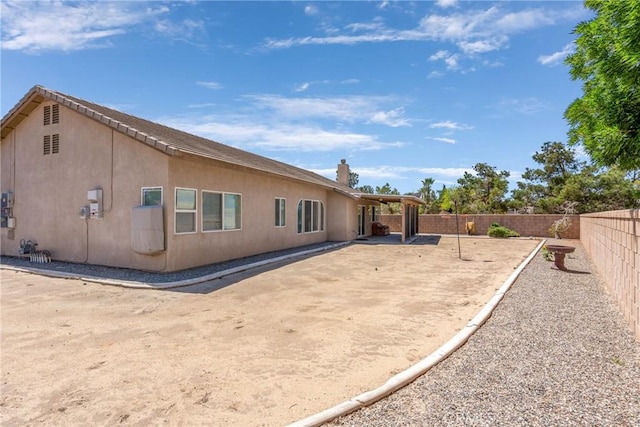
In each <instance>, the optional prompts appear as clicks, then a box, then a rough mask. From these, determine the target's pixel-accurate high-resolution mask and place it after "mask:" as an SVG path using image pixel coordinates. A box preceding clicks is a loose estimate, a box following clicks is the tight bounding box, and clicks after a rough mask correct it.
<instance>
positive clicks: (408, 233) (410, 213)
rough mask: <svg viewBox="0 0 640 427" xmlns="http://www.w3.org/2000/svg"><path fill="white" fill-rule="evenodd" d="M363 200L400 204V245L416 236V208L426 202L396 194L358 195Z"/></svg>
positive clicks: (414, 197)
mask: <svg viewBox="0 0 640 427" xmlns="http://www.w3.org/2000/svg"><path fill="white" fill-rule="evenodd" d="M358 197H359V198H361V199H364V200H374V201H377V202H380V203H385V204H387V203H400V204H401V206H402V210H401V213H402V243H404V242H405V241H406V240H407V239H408V238H409V237H412V236H415V235H416V234H418V206H420V205H426V204H427V202H425V201H424V200H422V199H421V198H419V197H416V196H402V195H397V194H369V193H359V194H358Z"/></svg>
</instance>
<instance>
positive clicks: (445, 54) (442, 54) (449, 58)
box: [429, 50, 460, 70]
mask: <svg viewBox="0 0 640 427" xmlns="http://www.w3.org/2000/svg"><path fill="white" fill-rule="evenodd" d="M459 59H460V55H458V54H453V53H451V52H449V51H448V50H439V51H438V52H436V53H434V54H433V55H431V56H430V57H429V61H440V60H442V61H443V62H444V63H445V64H446V65H447V70H457V69H458V68H459V66H458V60H459Z"/></svg>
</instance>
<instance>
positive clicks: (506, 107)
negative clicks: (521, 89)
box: [490, 97, 549, 117]
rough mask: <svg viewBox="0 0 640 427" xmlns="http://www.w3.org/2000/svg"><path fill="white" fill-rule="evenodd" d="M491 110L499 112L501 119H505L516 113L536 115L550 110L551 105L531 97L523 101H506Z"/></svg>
mask: <svg viewBox="0 0 640 427" xmlns="http://www.w3.org/2000/svg"><path fill="white" fill-rule="evenodd" d="M490 108H492V109H495V110H497V111H498V112H499V117H503V116H509V115H511V114H513V113H514V112H515V113H519V114H525V115H529V114H535V113H538V112H540V111H543V110H546V109H547V108H549V105H548V104H547V103H545V102H543V101H541V100H540V99H538V98H535V97H529V98H521V99H516V98H511V99H504V100H502V101H500V102H498V103H497V104H495V105H493V106H490Z"/></svg>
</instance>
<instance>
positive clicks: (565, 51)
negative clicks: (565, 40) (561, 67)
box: [538, 43, 576, 67]
mask: <svg viewBox="0 0 640 427" xmlns="http://www.w3.org/2000/svg"><path fill="white" fill-rule="evenodd" d="M575 48H576V47H575V44H573V43H569V44H568V45H566V46H565V47H563V48H562V50H561V51H559V52H554V53H552V54H551V55H540V56H538V62H539V63H541V64H542V65H548V66H550V67H553V66H555V65H558V64H560V63H561V62H562V61H564V59H565V58H566V57H567V55H570V54H572V53H573V52H574V51H575Z"/></svg>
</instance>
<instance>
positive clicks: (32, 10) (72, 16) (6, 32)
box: [0, 1, 169, 52]
mask: <svg viewBox="0 0 640 427" xmlns="http://www.w3.org/2000/svg"><path fill="white" fill-rule="evenodd" d="M168 11H169V9H168V8H167V7H166V6H158V7H150V6H149V5H148V4H146V5H145V4H138V3H136V2H73V3H67V2H60V1H56V2H32V1H27V2H23V1H2V2H0V15H1V17H2V18H1V19H2V21H1V24H2V49H7V50H26V51H29V52H39V51H47V50H62V51H72V50H79V49H87V48H96V47H106V46H110V43H111V41H112V40H113V38H114V37H115V36H119V35H121V34H125V33H127V32H129V31H131V29H132V28H136V27H137V26H139V25H140V24H143V23H147V22H151V21H154V20H155V19H157V18H158V17H159V16H162V15H164V14H166V13H167V12H168ZM160 28H162V25H160Z"/></svg>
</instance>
